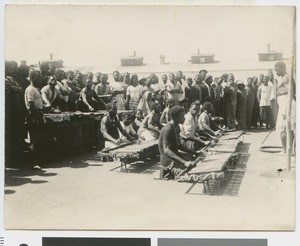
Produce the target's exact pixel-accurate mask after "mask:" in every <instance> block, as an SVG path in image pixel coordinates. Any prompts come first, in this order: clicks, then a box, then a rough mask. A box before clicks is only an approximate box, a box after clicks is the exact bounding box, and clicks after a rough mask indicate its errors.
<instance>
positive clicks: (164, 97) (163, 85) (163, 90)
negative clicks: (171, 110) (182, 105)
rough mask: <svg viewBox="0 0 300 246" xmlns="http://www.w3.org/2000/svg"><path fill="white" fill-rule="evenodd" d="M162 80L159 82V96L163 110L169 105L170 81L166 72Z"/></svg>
mask: <svg viewBox="0 0 300 246" xmlns="http://www.w3.org/2000/svg"><path fill="white" fill-rule="evenodd" d="M161 80H162V82H160V83H159V90H160V91H159V98H160V105H161V108H162V110H164V109H165V107H166V106H167V101H168V91H167V86H168V84H167V82H168V76H167V75H166V74H163V75H162V77H161Z"/></svg>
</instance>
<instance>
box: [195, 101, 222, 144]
mask: <svg viewBox="0 0 300 246" xmlns="http://www.w3.org/2000/svg"><path fill="white" fill-rule="evenodd" d="M212 110H213V106H212V104H211V103H210V102H206V103H204V104H203V112H202V113H201V114H200V117H199V120H198V126H199V129H200V131H202V132H204V133H206V134H208V135H209V136H212V137H213V138H214V137H216V136H217V135H219V133H220V131H221V130H222V128H220V127H219V126H218V125H217V124H215V123H214V122H213V121H212V120H211V116H210V114H211V112H212Z"/></svg>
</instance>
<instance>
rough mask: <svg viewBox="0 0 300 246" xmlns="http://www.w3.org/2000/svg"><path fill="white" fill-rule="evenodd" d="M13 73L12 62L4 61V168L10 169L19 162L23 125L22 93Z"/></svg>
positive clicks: (22, 140)
mask: <svg viewBox="0 0 300 246" xmlns="http://www.w3.org/2000/svg"><path fill="white" fill-rule="evenodd" d="M13 73H14V67H13V64H12V62H9V61H5V166H11V167H12V166H14V165H15V164H18V161H20V155H21V153H22V148H23V142H24V132H23V131H22V130H23V129H24V124H25V120H24V117H22V116H23V113H22V111H23V107H22V106H23V105H22V103H24V91H23V90H22V87H21V86H20V85H19V84H18V83H17V82H16V81H15V80H14V79H13V77H12V76H13ZM22 96H23V97H22Z"/></svg>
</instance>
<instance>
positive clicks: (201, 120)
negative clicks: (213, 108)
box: [198, 112, 209, 131]
mask: <svg viewBox="0 0 300 246" xmlns="http://www.w3.org/2000/svg"><path fill="white" fill-rule="evenodd" d="M205 124H206V125H208V126H209V115H208V114H207V113H206V112H202V113H201V114H200V117H199V120H198V126H199V129H200V130H202V131H203V130H205V126H204V125H205Z"/></svg>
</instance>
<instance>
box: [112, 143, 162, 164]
mask: <svg viewBox="0 0 300 246" xmlns="http://www.w3.org/2000/svg"><path fill="white" fill-rule="evenodd" d="M157 142H158V140H152V141H145V142H140V143H133V144H130V145H127V146H125V147H122V148H117V149H114V150H110V151H109V152H108V154H109V156H111V157H112V158H114V159H119V160H120V161H121V168H122V167H123V166H125V168H127V166H126V165H127V164H130V163H132V162H134V161H147V160H148V159H150V158H154V157H156V156H157V155H158V154H159V150H158V143H157Z"/></svg>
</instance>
